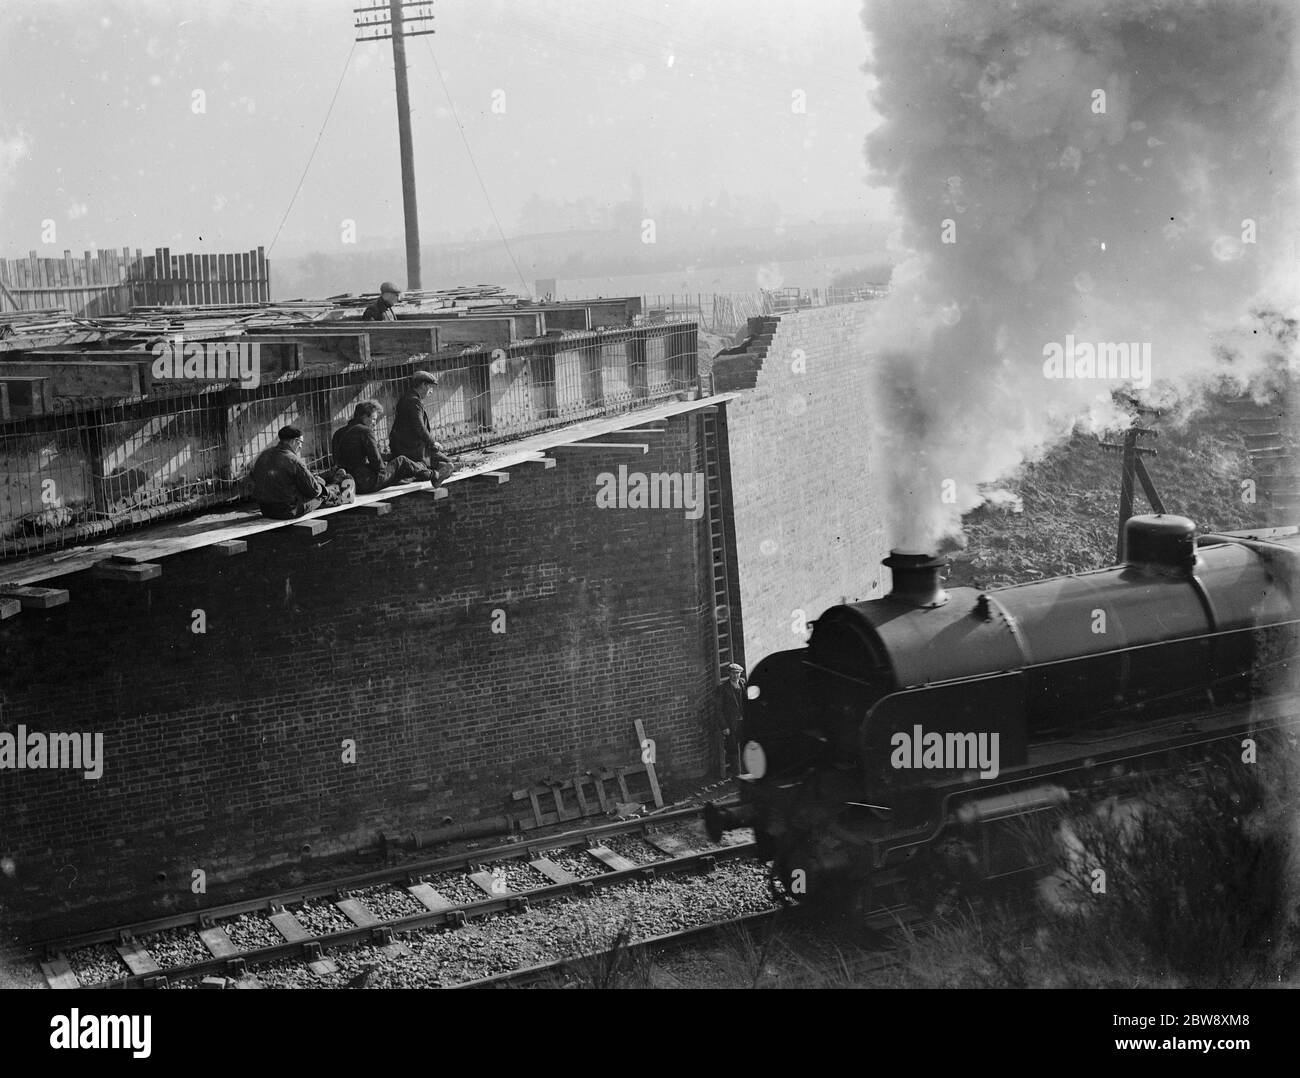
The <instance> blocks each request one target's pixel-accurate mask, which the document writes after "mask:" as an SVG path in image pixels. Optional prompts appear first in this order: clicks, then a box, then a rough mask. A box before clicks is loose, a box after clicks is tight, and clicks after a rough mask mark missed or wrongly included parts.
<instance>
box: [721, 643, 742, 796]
mask: <svg viewBox="0 0 1300 1078" xmlns="http://www.w3.org/2000/svg"><path fill="white" fill-rule="evenodd" d="M718 691H719V695H720V696H721V700H720V701H719V707H718V710H719V712H720V714H719V716H718V719H719V722H718V728H719V729H718V734H719V739H720V741H721V750H722V751H721V756H722V764H721V768H720V770H721V772H722V775H723V777H724V778H725V777H726V776H727V774H728V773H731V774H736V775H739V774H740V773H741V772H742V771H743V770H744V768H743V767H742V766H741V763H740V746H741V745H742V744H743V742H742V741H741V738H742V736H743V725H744V721H745V668H744V667H743V666H741V665H740V664H739V663H729V664H728V665H727V680H726V681H724V682H723V683H722V684H721V685H720V686H718Z"/></svg>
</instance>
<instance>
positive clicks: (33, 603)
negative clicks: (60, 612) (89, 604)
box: [0, 587, 69, 610]
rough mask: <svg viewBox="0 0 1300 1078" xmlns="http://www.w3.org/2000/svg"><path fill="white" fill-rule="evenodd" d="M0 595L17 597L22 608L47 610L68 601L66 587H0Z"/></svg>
mask: <svg viewBox="0 0 1300 1078" xmlns="http://www.w3.org/2000/svg"><path fill="white" fill-rule="evenodd" d="M0 597H3V598H6V599H17V600H18V601H19V602H20V603H22V606H23V609H24V610H49V609H50V608H51V607H55V606H62V605H63V604H64V603H66V602H67V601H68V598H69V596H68V592H67V589H66V588H31V587H19V588H0Z"/></svg>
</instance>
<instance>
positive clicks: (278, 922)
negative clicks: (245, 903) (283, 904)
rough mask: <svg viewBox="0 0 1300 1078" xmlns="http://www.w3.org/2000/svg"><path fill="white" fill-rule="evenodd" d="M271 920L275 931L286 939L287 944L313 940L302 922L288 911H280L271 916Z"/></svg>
mask: <svg viewBox="0 0 1300 1078" xmlns="http://www.w3.org/2000/svg"><path fill="white" fill-rule="evenodd" d="M270 920H271V924H272V925H273V926H274V927H275V930H276V931H277V932H279V933H280V935H281V936H283V937H284V940H285V942H286V943H297V942H298V941H299V940H309V939H311V933H310V932H308V931H307V929H305V928H303V926H302V922H301V921H299V920H298V918H297V917H295V916H294V915H293V914H292V913H290V912H289V911H288V910H280V911H279V912H278V913H273V914H271V918H270Z"/></svg>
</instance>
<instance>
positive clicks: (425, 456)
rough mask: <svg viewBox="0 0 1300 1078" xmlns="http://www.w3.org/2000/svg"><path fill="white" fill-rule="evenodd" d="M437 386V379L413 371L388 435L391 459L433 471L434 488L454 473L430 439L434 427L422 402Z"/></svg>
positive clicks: (444, 456) (451, 465)
mask: <svg viewBox="0 0 1300 1078" xmlns="http://www.w3.org/2000/svg"><path fill="white" fill-rule="evenodd" d="M437 384H438V377H437V375H435V374H430V373H429V372H428V371H416V372H415V373H414V374H413V375H411V380H410V382H408V383H407V387H406V392H405V393H403V394H402V396H401V398H400V399H399V400H398V402H397V412H396V415H395V416H394V419H393V429H392V430H391V431H389V434H388V448H389V450H390V451H391V452H392V455H393V456H403V457H409V458H410V459H411V460H414V461H419V462H420V463H422V464H427V465H428V466H429V467H430V468H431V469H432V470H433V485H434V486H435V487H436V486H438V485H440V484H441V483H442V481H443V480H444V479H446V478H447V476H449V475H451V473H452V472H454V471H455V470H456V465H455V464H453V463H452V460H451V458H450V457H449V456H447V454H446V453H444V452H443V451H442V448H441V447H440V446H439V445H438V443H437V442H436V441H434V438H433V424H432V423H431V422H430V421H429V413H428V411H427V410H426V409H425V407H424V400H425V398H426V397H427V396H428V395H429V393H430V392H431V391H432V390H433V387H434V386H436V385H437Z"/></svg>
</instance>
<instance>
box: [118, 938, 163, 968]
mask: <svg viewBox="0 0 1300 1078" xmlns="http://www.w3.org/2000/svg"><path fill="white" fill-rule="evenodd" d="M115 949H116V951H117V953H118V954H119V955H121V956H122V961H123V962H125V963H126V968H127V969H129V970H130V971H131V972H132V973H134V974H135V975H136V976H137V977H138V976H142V975H144V974H146V973H157V972H158V963H157V962H155V961H154V960H153V956H152V955H150V954H149V952H148V951H146V950H145V949H144V948H143V947H141V946H140V942H139V941H138V940H128V941H127V942H126V943H119V944H117V945H116V947H115Z"/></svg>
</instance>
